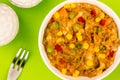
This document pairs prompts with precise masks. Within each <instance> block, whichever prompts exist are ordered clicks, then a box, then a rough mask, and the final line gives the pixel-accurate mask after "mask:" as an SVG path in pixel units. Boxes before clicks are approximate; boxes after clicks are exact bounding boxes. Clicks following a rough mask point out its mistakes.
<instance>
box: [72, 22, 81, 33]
mask: <svg viewBox="0 0 120 80" xmlns="http://www.w3.org/2000/svg"><path fill="white" fill-rule="evenodd" d="M73 30H74V31H75V32H77V31H79V30H80V24H78V23H76V24H74V26H73Z"/></svg>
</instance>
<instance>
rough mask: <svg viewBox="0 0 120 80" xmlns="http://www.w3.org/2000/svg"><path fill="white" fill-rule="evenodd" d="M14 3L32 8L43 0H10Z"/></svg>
mask: <svg viewBox="0 0 120 80" xmlns="http://www.w3.org/2000/svg"><path fill="white" fill-rule="evenodd" d="M9 1H10V2H11V3H12V4H13V5H15V6H17V7H20V8H31V7H34V6H36V5H38V4H39V3H40V2H41V1H42V0H9Z"/></svg>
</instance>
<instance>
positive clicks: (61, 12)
mask: <svg viewBox="0 0 120 80" xmlns="http://www.w3.org/2000/svg"><path fill="white" fill-rule="evenodd" d="M59 14H60V17H63V18H66V17H68V12H67V10H66V9H65V8H62V9H61V10H60V11H59Z"/></svg>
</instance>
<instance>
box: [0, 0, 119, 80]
mask: <svg viewBox="0 0 120 80" xmlns="http://www.w3.org/2000/svg"><path fill="white" fill-rule="evenodd" d="M63 1H64V0H43V1H42V2H41V3H40V4H39V5H37V6H36V7H33V8H30V9H22V8H18V7H16V6H14V5H12V4H11V3H10V2H9V1H8V0H0V2H4V3H6V4H8V5H9V6H11V7H12V8H13V9H14V10H15V11H16V13H17V15H18V17H19V22H20V26H19V33H18V34H17V36H16V38H15V39H14V40H13V41H12V42H11V43H9V44H8V45H5V46H2V47H0V80H7V74H8V70H9V66H10V64H11V62H12V60H13V58H14V57H15V55H16V52H17V51H18V50H19V48H21V47H22V48H24V49H26V50H29V51H30V55H29V58H28V61H27V63H26V65H25V67H24V69H23V71H22V73H21V75H20V76H19V78H18V80H61V79H60V78H58V77H57V76H55V75H54V74H53V73H52V72H51V71H50V70H49V69H48V68H47V67H46V65H45V64H44V62H43V60H42V58H41V56H40V53H39V49H38V33H39V28H40V25H41V23H42V21H43V19H44V18H45V16H46V15H47V14H48V12H49V11H50V10H51V9H52V8H53V7H55V6H56V5H58V4H59V3H61V2H63ZM100 1H101V2H103V3H105V4H106V5H108V6H109V7H111V8H112V9H113V10H114V11H115V12H116V13H117V14H118V16H119V17H120V10H119V6H120V2H118V0H100ZM119 74H120V65H119V66H118V67H117V68H116V69H115V70H114V71H113V72H112V73H111V74H110V75H109V76H107V77H106V78H104V79H103V80H114V79H116V80H119V78H120V76H119Z"/></svg>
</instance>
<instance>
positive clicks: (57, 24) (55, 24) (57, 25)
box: [53, 21, 60, 29]
mask: <svg viewBox="0 0 120 80" xmlns="http://www.w3.org/2000/svg"><path fill="white" fill-rule="evenodd" d="M53 25H54V26H55V28H57V29H58V28H59V27H60V26H59V23H58V22H57V21H55V22H53Z"/></svg>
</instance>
